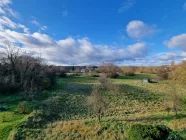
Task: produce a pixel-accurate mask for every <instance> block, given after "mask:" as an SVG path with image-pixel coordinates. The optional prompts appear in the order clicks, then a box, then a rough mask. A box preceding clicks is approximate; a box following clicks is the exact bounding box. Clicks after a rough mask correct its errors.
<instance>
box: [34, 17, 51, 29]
mask: <svg viewBox="0 0 186 140" xmlns="http://www.w3.org/2000/svg"><path fill="white" fill-rule="evenodd" d="M31 23H32V24H35V25H36V26H37V27H38V28H39V30H43V31H45V30H47V28H48V27H47V26H45V25H41V24H40V23H39V22H38V21H37V20H36V19H33V20H32V21H31Z"/></svg>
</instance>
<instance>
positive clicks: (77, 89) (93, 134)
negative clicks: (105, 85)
mask: <svg viewBox="0 0 186 140" xmlns="http://www.w3.org/2000/svg"><path fill="white" fill-rule="evenodd" d="M154 76H155V75H153V74H140V73H138V74H136V75H135V76H119V77H118V78H116V79H111V81H112V83H113V84H115V85H117V86H119V87H120V88H119V90H120V93H119V94H116V93H112V91H110V92H105V94H104V95H105V96H106V97H107V99H108V101H109V107H108V109H107V110H106V112H105V114H104V116H103V118H102V119H101V121H98V120H97V117H96V115H94V114H90V113H89V108H88V107H87V98H89V96H90V94H91V92H92V87H93V86H94V85H95V84H99V81H98V79H99V77H88V76H77V77H73V76H67V77H64V78H58V79H57V85H56V87H55V88H54V89H52V90H48V91H42V92H40V93H39V96H38V97H37V98H36V99H35V100H34V101H32V102H30V104H33V105H35V104H37V107H35V108H34V111H33V112H32V113H30V114H20V113H18V112H17V109H18V104H19V102H21V101H23V100H24V99H23V98H22V96H21V95H20V94H14V95H8V94H7V95H1V96H0V105H8V106H9V108H10V109H9V110H8V111H3V112H0V140H7V139H12V138H13V136H14V138H17V139H28V140H32V139H35V140H36V139H37V140H41V139H45V140H51V139H56V140H58V139H59V140H60V139H61V140H63V139H67V140H70V139H90V140H94V139H95V140H97V139H105V140H107V139H111V140H115V139H122V140H123V139H127V131H128V128H129V127H130V126H131V125H133V124H154V125H157V124H158V125H166V126H168V127H170V128H171V129H173V130H175V131H177V132H178V133H179V134H180V135H181V136H182V137H183V138H184V139H186V106H185V104H180V105H179V108H178V115H177V116H175V113H174V112H173V111H171V110H170V113H169V112H168V111H167V107H169V106H172V100H171V98H170V97H171V95H170V94H171V87H170V85H169V84H167V82H166V81H161V82H158V83H142V79H143V78H154ZM177 92H179V94H181V95H182V97H183V98H184V97H186V91H185V90H183V89H181V88H180V87H179V86H178V87H177ZM46 110H47V111H46ZM43 112H44V113H43ZM38 114H39V115H38ZM43 114H45V115H43ZM56 114H58V116H56Z"/></svg>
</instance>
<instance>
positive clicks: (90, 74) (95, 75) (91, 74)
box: [89, 72, 99, 77]
mask: <svg viewBox="0 0 186 140" xmlns="http://www.w3.org/2000/svg"><path fill="white" fill-rule="evenodd" d="M89 76H90V77H99V73H96V72H92V73H89Z"/></svg>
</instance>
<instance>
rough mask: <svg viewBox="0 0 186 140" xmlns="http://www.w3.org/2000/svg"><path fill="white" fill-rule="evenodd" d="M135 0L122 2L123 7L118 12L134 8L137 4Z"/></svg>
mask: <svg viewBox="0 0 186 140" xmlns="http://www.w3.org/2000/svg"><path fill="white" fill-rule="evenodd" d="M135 2H136V1H135V0H125V2H123V3H122V4H121V7H120V8H119V9H118V13H122V12H125V11H127V10H128V9H130V8H132V7H133V6H134V4H135Z"/></svg>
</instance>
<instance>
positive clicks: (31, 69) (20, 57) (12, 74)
mask: <svg viewBox="0 0 186 140" xmlns="http://www.w3.org/2000/svg"><path fill="white" fill-rule="evenodd" d="M3 48H4V52H3V56H2V57H1V58H0V84H1V87H0V92H1V93H2V92H15V91H18V90H19V91H24V92H25V93H30V94H31V95H32V94H33V93H35V92H37V91H38V90H42V89H45V88H50V87H51V86H52V85H54V84H55V74H54V73H53V71H52V69H50V68H49V67H48V66H47V65H46V64H45V63H43V61H42V59H41V58H40V57H36V56H34V54H33V53H27V52H23V51H22V50H21V49H20V48H19V47H16V45H14V44H13V43H9V42H8V43H6V44H5V45H4V46H3Z"/></svg>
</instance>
